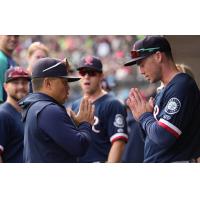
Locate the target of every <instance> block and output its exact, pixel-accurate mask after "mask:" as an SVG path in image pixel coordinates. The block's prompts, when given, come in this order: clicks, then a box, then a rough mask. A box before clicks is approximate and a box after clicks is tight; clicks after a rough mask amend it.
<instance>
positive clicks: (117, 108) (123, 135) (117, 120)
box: [104, 100, 128, 143]
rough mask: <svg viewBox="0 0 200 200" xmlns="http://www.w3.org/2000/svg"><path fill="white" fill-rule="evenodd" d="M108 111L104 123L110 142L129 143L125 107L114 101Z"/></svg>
mask: <svg viewBox="0 0 200 200" xmlns="http://www.w3.org/2000/svg"><path fill="white" fill-rule="evenodd" d="M106 111H107V112H106V116H105V119H104V122H105V123H106V124H107V126H106V127H107V133H108V135H109V138H110V142H111V143H113V142H115V141H117V140H124V141H125V142H127V140H128V134H127V122H126V117H127V112H126V108H125V106H124V105H123V104H122V103H121V102H119V101H117V100H114V101H112V102H111V103H110V104H109V106H108V108H107V109H106Z"/></svg>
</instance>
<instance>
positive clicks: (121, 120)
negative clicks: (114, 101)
mask: <svg viewBox="0 0 200 200" xmlns="http://www.w3.org/2000/svg"><path fill="white" fill-rule="evenodd" d="M114 125H115V126H116V127H118V128H122V127H124V117H123V116H122V115H121V114H117V115H115V121H114Z"/></svg>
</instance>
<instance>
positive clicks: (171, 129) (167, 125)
mask: <svg viewBox="0 0 200 200" xmlns="http://www.w3.org/2000/svg"><path fill="white" fill-rule="evenodd" d="M158 124H159V126H161V127H162V128H164V129H165V130H167V131H168V132H169V133H171V134H172V135H173V136H174V137H176V138H179V137H180V135H181V134H182V132H181V130H180V129H178V128H177V127H176V126H174V125H173V124H172V123H170V122H168V121H166V120H165V119H162V118H161V119H160V120H159V121H158Z"/></svg>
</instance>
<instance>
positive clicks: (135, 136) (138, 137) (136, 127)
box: [122, 110, 144, 163]
mask: <svg viewBox="0 0 200 200" xmlns="http://www.w3.org/2000/svg"><path fill="white" fill-rule="evenodd" d="M127 113H128V116H127V119H126V120H127V126H128V143H127V144H126V146H125V149H124V153H123V156H122V162H125V163H142V162H143V161H144V135H143V129H142V127H141V126H140V123H138V122H137V121H136V120H135V119H134V117H133V115H132V113H131V111H130V110H128V112H127Z"/></svg>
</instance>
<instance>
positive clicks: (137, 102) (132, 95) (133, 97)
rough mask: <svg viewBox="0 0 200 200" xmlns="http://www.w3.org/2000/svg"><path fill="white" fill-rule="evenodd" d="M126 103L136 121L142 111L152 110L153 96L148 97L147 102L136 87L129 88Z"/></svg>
mask: <svg viewBox="0 0 200 200" xmlns="http://www.w3.org/2000/svg"><path fill="white" fill-rule="evenodd" d="M126 103H127V105H128V106H129V108H130V109H131V111H132V114H133V116H134V118H135V120H137V121H138V120H139V118H140V116H141V115H142V114H143V113H145V112H153V98H150V100H149V102H148V101H147V100H146V99H145V98H144V97H143V96H142V94H141V92H140V91H139V90H138V89H137V88H132V89H131V90H130V92H129V97H128V99H127V101H126Z"/></svg>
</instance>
